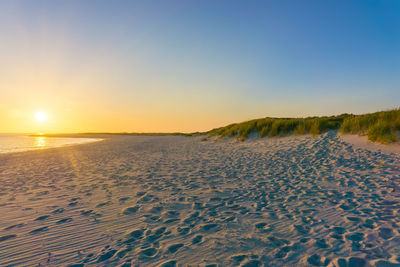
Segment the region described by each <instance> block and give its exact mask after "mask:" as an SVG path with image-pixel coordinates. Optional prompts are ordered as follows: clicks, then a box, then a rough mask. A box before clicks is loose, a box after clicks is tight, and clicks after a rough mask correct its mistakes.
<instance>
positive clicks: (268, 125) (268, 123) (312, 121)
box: [202, 109, 400, 143]
mask: <svg viewBox="0 0 400 267" xmlns="http://www.w3.org/2000/svg"><path fill="white" fill-rule="evenodd" d="M328 130H340V131H341V132H342V133H350V134H359V135H368V138H369V139H370V140H372V141H376V142H382V143H390V142H394V141H395V140H396V139H397V131H400V109H394V110H390V111H380V112H375V113H370V114H364V115H352V114H342V115H338V116H330V117H326V116H325V117H308V118H263V119H257V120H251V121H246V122H242V123H235V124H230V125H228V126H225V127H220V128H216V129H213V130H211V131H208V132H205V133H202V134H206V135H208V136H215V135H216V136H218V137H219V138H223V137H237V138H238V139H239V140H245V139H246V138H247V137H248V135H249V134H250V133H252V132H257V133H258V134H259V135H260V137H265V136H270V137H273V136H284V135H289V134H299V135H300V134H307V133H309V134H312V135H314V136H315V135H318V134H321V133H323V132H326V131H328Z"/></svg>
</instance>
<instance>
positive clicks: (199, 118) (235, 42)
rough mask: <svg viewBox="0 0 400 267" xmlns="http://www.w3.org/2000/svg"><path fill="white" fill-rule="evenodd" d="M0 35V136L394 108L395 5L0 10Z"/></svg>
mask: <svg viewBox="0 0 400 267" xmlns="http://www.w3.org/2000/svg"><path fill="white" fill-rule="evenodd" d="M0 36H1V37H0V132H24V133H26V132H49V133H53V132H68V133H73V132H175V131H179V132H194V131H205V130H209V129H211V128H215V127H219V126H224V125H226V124H230V123H233V122H241V121H245V120H249V119H255V118H261V117H303V116H314V115H334V114H341V113H357V114H358V113H367V112H374V111H378V110H386V109H391V108H396V107H399V106H400V105H399V104H400V49H399V48H400V1H397V0H385V1H377V0H359V1H352V0H325V1H320V0H304V1H297V0H292V1H288V0H270V1H257V0H253V1H245V0H242V1H235V0H230V1H224V0H219V1H214V0H213V1H208V0H181V1H178V0H160V1H157V0H154V1H153V0H148V1H96V0H80V1H74V0H73V1H67V0H65V1H60V0H48V1H41V0H35V1H30V0H29V1H19V0H3V1H1V2H0ZM39 111H41V112H44V113H46V114H47V117H48V118H47V120H45V121H43V122H39V121H37V120H35V118H34V115H35V114H36V113H37V112H39Z"/></svg>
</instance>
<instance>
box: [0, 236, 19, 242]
mask: <svg viewBox="0 0 400 267" xmlns="http://www.w3.org/2000/svg"><path fill="white" fill-rule="evenodd" d="M15 237H17V235H4V236H0V242H2V241H6V240H8V239H12V238H15Z"/></svg>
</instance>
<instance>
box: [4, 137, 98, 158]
mask: <svg viewBox="0 0 400 267" xmlns="http://www.w3.org/2000/svg"><path fill="white" fill-rule="evenodd" d="M101 140H103V139H101V138H76V137H45V136H30V135H26V134H0V154H4V153H14V152H23V151H29V150H39V149H47V148H54V147H63V146H69V145H78V144H85V143H91V142H97V141H101Z"/></svg>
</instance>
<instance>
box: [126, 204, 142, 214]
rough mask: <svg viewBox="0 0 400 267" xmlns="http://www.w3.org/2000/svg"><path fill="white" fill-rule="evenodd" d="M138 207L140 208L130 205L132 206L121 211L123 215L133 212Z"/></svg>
mask: <svg viewBox="0 0 400 267" xmlns="http://www.w3.org/2000/svg"><path fill="white" fill-rule="evenodd" d="M139 208H140V207H139V206H132V207H128V208H125V209H124V210H123V211H122V214H124V215H131V214H135V213H136V212H137V211H138V210H139Z"/></svg>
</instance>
